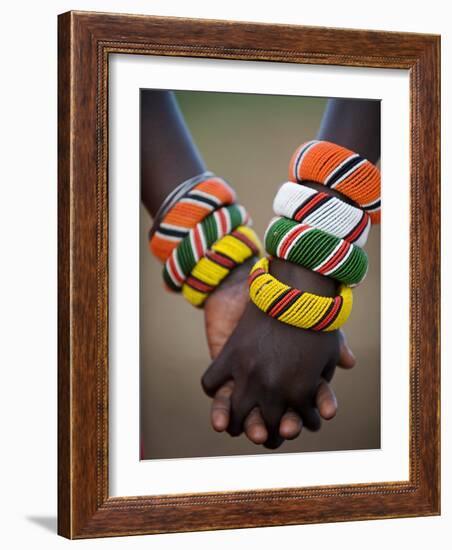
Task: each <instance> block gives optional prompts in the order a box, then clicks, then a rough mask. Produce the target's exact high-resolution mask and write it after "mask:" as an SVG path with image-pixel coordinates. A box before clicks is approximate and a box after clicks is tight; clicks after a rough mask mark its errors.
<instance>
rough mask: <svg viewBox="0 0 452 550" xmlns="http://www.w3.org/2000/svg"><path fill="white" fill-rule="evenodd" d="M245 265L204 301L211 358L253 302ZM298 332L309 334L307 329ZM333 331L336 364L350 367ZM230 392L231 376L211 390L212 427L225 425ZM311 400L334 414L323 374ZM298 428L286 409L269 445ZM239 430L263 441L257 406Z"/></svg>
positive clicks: (341, 338) (299, 424) (294, 415)
mask: <svg viewBox="0 0 452 550" xmlns="http://www.w3.org/2000/svg"><path fill="white" fill-rule="evenodd" d="M249 267H250V266H249V265H248V266H243V268H240V269H242V271H243V274H240V272H239V270H237V271H236V273H235V274H234V279H235V280H234V281H228V284H227V285H226V284H225V283H224V284H223V285H222V286H221V287H220V288H219V289H217V290H216V291H215V292H214V293H213V294H212V296H210V297H209V299H208V300H207V302H206V305H205V308H204V309H205V321H206V334H207V340H208V343H209V349H210V352H211V356H212V358H215V357H217V356H218V355H219V353H220V352H221V350H222V349H223V346H224V345H225V343H226V342H227V340H228V337H229V336H230V334H231V333H232V332H233V331H234V329H235V327H236V326H237V323H238V322H239V320H240V318H241V317H242V315H243V313H244V311H245V310H246V309H247V307H249V306H253V304H250V303H249V298H248V286H247V283H246V277H247V274H248V272H249ZM254 309H256V311H257V312H258V313H262V312H260V311H259V310H257V308H254ZM262 315H263V314H262ZM264 317H265V316H264ZM281 324H282V323H281ZM286 326H288V325H286ZM291 328H293V327H291ZM297 330H299V329H297ZM299 332H303V333H305V334H309V333H308V332H307V331H299ZM336 334H337V337H338V338H339V359H338V366H340V367H342V368H346V369H349V368H352V367H353V366H354V365H355V357H354V355H353V353H352V351H351V350H350V348H349V347H348V345H347V342H346V340H345V336H344V334H343V332H342V331H341V330H339V331H336ZM297 335H298V333H297ZM227 370H228V369H226V371H227ZM326 374H327V376H328V377H329V376H330V375H331V376H332V372H331V373H326ZM226 378H228V376H226ZM233 393H234V379H233V378H230V379H229V380H228V381H227V382H226V383H225V384H223V385H222V386H221V387H220V388H219V389H218V390H217V391H216V392H215V395H214V398H213V401H212V409H211V423H212V427H213V428H214V429H215V430H216V431H218V432H223V431H225V430H226V428H227V427H228V425H229V421H230V415H231V407H232V404H231V399H232V394H233ZM315 404H316V407H317V409H318V411H319V414H320V416H321V417H322V418H323V419H324V420H329V419H331V418H333V417H334V416H335V414H336V411H337V401H336V397H335V395H334V392H333V390H332V388H331V387H330V385H329V384H328V382H327V381H326V380H325V379H323V378H322V379H321V381H320V384H319V386H318V388H317V392H316V396H315ZM301 429H302V421H301V418H300V416H299V415H298V414H297V413H296V412H295V410H293V409H290V408H289V409H287V410H286V411H285V412H284V414H283V415H282V417H281V421H280V424H279V438H276V441H275V442H274V443H273V445H275V444H277V443H279V444H281V443H282V442H283V441H284V440H285V439H288V440H289V439H295V438H296V437H297V436H298V435H299V434H300V432H301ZM243 431H244V433H245V434H246V436H247V437H248V439H249V440H250V441H251V442H253V443H255V444H263V443H265V442H266V441H267V439H268V431H267V427H266V424H265V421H264V418H263V416H262V414H261V412H260V409H259V407H257V406H256V407H254V408H253V409H252V410H251V412H250V413H249V414H248V416H247V417H246V418H245V420H244V423H243ZM268 443H269V444H270V446H271V444H272V442H271V441H269V442H268ZM267 446H268V444H267Z"/></svg>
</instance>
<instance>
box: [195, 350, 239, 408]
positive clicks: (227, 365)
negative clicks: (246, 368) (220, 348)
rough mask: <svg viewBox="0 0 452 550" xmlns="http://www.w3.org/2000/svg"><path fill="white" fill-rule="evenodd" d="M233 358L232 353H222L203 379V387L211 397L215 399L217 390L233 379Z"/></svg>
mask: <svg viewBox="0 0 452 550" xmlns="http://www.w3.org/2000/svg"><path fill="white" fill-rule="evenodd" d="M232 364H233V357H232V355H231V354H230V353H228V352H227V351H226V352H223V353H221V354H220V355H219V356H218V357H217V358H216V359H215V361H214V362H213V363H212V364H211V365H210V367H209V368H208V369H207V370H206V372H205V373H204V374H203V376H202V378H201V385H202V388H203V390H204V391H205V393H206V394H207V395H208V396H209V397H213V396H214V395H215V393H216V392H217V390H219V389H220V387H221V386H223V385H224V384H225V383H226V382H227V381H228V379H229V378H231V370H232Z"/></svg>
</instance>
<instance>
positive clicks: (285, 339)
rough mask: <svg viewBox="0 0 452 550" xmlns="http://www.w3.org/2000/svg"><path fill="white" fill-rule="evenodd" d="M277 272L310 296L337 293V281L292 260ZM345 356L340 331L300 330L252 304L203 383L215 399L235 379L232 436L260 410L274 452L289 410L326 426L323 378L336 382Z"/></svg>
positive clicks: (277, 265)
mask: <svg viewBox="0 0 452 550" xmlns="http://www.w3.org/2000/svg"><path fill="white" fill-rule="evenodd" d="M271 272H272V274H273V275H275V276H276V277H277V278H278V279H280V280H283V281H285V282H286V283H287V284H289V285H291V286H294V287H297V288H303V289H305V290H307V291H309V292H314V293H317V294H322V295H325V296H334V295H335V293H336V284H335V283H334V281H332V280H331V279H329V278H327V277H323V276H320V275H318V274H316V273H313V272H312V271H309V270H305V269H303V268H300V267H299V266H295V265H293V264H291V263H289V262H284V261H280V260H273V262H272V263H271ZM339 354H340V337H339V334H338V331H333V332H330V333H327V332H313V331H307V330H300V329H298V328H296V327H293V326H290V325H287V324H286V323H282V322H280V321H277V320H275V319H272V318H270V317H268V316H267V315H265V313H263V312H262V311H260V310H259V309H258V308H257V307H256V306H255V305H254V304H253V303H251V302H248V303H247V305H246V307H245V312H244V314H243V316H242V317H241V318H240V320H239V322H238V324H237V327H236V328H235V330H234V332H233V333H232V335H231V337H230V338H229V340H228V341H227V342H226V344H225V346H224V348H223V349H222V351H221V352H220V354H219V355H218V357H217V358H216V359H215V361H214V362H213V363H212V365H211V366H210V367H209V369H208V370H207V371H206V373H205V374H204V376H203V378H202V385H203V388H204V391H205V392H206V393H207V394H208V395H209V396H211V397H214V395H215V394H216V392H217V391H218V390H219V389H220V387H221V386H222V385H223V384H225V383H226V382H227V381H228V380H230V379H232V380H233V381H234V386H233V388H232V393H231V396H230V400H231V407H230V418H229V424H228V427H227V432H228V433H229V434H230V435H232V436H237V435H240V434H241V433H242V431H243V428H244V424H245V419H246V417H247V416H248V415H249V413H250V412H251V411H252V410H253V409H254V408H255V407H258V408H259V410H260V413H261V415H262V417H263V420H264V423H265V427H266V430H267V439H266V440H265V446H266V447H268V448H272V449H274V448H276V447H278V446H279V445H281V443H282V442H283V437H282V436H281V433H280V425H281V421H282V417H283V415H284V413H285V412H286V410H288V409H289V410H290V411H291V413H292V414H291V418H292V419H294V418H295V417H294V415H293V413H296V414H297V415H298V417H299V418H300V419H301V422H302V424H303V426H304V427H306V428H307V429H309V430H312V431H315V430H318V429H319V428H320V415H319V412H318V410H317V403H316V394H317V391H318V388H319V385H320V383H321V381H322V379H324V380H326V381H329V380H331V378H332V376H333V374H334V371H335V368H336V365H337V363H338V360H339ZM300 428H301V426H300Z"/></svg>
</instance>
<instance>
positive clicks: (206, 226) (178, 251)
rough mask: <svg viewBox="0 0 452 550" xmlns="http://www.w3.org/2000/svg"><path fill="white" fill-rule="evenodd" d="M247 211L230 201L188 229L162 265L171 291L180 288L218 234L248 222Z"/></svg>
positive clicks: (249, 222) (218, 237) (228, 231)
mask: <svg viewBox="0 0 452 550" xmlns="http://www.w3.org/2000/svg"><path fill="white" fill-rule="evenodd" d="M250 224H251V219H250V217H249V215H248V212H247V211H246V210H245V208H244V207H243V206H241V205H237V204H232V205H230V206H225V207H223V208H220V209H218V210H215V211H214V212H212V214H210V216H207V218H205V219H204V220H203V221H202V222H200V223H198V224H197V225H196V226H195V227H194V228H192V229H190V231H189V233H188V235H187V236H186V237H184V238H183V239H182V241H181V242H180V244H179V246H178V247H177V248H175V249H174V250H173V251H172V253H171V255H170V256H169V258H168V259H167V260H166V262H165V265H164V267H163V279H164V281H165V283H166V285H167V286H168V288H169V289H170V290H173V291H175V292H178V291H180V290H181V289H182V285H183V284H184V282H185V280H186V278H187V277H188V275H189V274H190V272H191V271H192V270H193V268H194V267H195V265H196V264H197V263H198V262H199V260H200V259H201V258H202V257H203V256H204V255H205V253H206V251H207V250H208V249H209V248H210V247H211V246H212V245H213V244H214V243H215V242H216V241H217V240H218V239H220V238H221V237H223V236H224V235H226V234H228V233H231V231H233V230H234V229H236V228H237V227H238V226H239V225H250Z"/></svg>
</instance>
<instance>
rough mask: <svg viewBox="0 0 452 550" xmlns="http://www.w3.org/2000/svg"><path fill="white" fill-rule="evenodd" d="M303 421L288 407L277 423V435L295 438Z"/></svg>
mask: <svg viewBox="0 0 452 550" xmlns="http://www.w3.org/2000/svg"><path fill="white" fill-rule="evenodd" d="M302 427H303V422H302V421H301V418H300V417H299V416H298V414H297V413H296V412H295V411H293V410H292V409H288V410H287V411H286V412H285V413H284V414H283V417H282V418H281V422H280V424H279V435H280V436H281V437H282V438H284V439H295V438H296V437H298V436H299V435H300V433H301V429H302Z"/></svg>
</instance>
